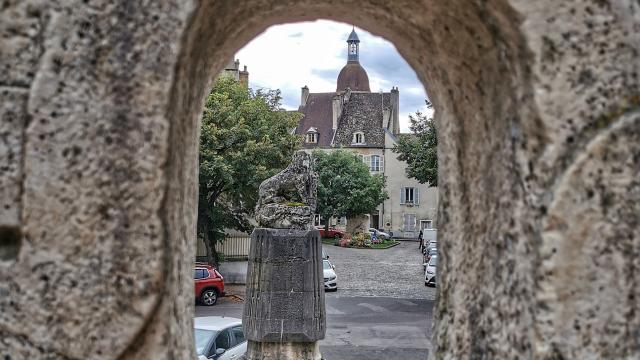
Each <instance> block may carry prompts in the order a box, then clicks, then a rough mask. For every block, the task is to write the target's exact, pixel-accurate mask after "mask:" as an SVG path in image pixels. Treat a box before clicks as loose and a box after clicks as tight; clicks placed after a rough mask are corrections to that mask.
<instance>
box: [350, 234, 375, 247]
mask: <svg viewBox="0 0 640 360" xmlns="http://www.w3.org/2000/svg"><path fill="white" fill-rule="evenodd" d="M352 246H353V247H358V248H363V247H371V235H370V234H365V233H356V234H355V235H353V241H352Z"/></svg>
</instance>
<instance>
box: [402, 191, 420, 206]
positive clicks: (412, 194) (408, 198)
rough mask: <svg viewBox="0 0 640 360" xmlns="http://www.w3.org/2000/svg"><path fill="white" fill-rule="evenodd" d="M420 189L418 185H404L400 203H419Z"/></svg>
mask: <svg viewBox="0 0 640 360" xmlns="http://www.w3.org/2000/svg"><path fill="white" fill-rule="evenodd" d="M419 203H420V189H418V188H416V187H403V188H402V189H400V204H415V205H417V204H419Z"/></svg>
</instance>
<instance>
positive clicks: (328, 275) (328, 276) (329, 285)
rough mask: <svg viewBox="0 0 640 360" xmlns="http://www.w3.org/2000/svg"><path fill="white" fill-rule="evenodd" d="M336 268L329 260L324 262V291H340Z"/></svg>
mask: <svg viewBox="0 0 640 360" xmlns="http://www.w3.org/2000/svg"><path fill="white" fill-rule="evenodd" d="M335 270H336V267H335V266H333V264H331V262H329V260H322V271H323V273H324V289H325V290H328V291H337V290H338V275H336V271H335Z"/></svg>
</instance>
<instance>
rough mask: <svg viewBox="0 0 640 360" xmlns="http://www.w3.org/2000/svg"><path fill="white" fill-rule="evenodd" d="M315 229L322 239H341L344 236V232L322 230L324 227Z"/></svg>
mask: <svg viewBox="0 0 640 360" xmlns="http://www.w3.org/2000/svg"><path fill="white" fill-rule="evenodd" d="M316 229H318V231H320V237H322V238H333V239H336V240H338V239H342V237H343V236H344V231H341V230H338V229H336V228H329V231H326V230H325V229H324V226H316Z"/></svg>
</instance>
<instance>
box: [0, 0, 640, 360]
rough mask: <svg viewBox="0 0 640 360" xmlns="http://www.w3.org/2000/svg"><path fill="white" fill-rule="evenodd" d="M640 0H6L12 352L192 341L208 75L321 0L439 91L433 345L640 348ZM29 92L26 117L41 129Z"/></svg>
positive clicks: (173, 347) (599, 351) (187, 347)
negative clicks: (201, 124)
mask: <svg viewBox="0 0 640 360" xmlns="http://www.w3.org/2000/svg"><path fill="white" fill-rule="evenodd" d="M639 8H640V4H639V3H638V1H637V0H612V1H596V0H585V1H565V0H541V1H527V0H495V1H476V0H451V1H446V2H445V1H436V0H425V1H421V2H416V1H410V0H398V1H393V2H380V1H372V0H368V1H355V0H347V1H343V0H322V1H318V0H284V1H280V0H247V1H242V2H235V3H233V4H232V5H230V4H229V3H228V2H225V1H197V0H192V1H177V0H160V1H155V2H153V3H151V2H149V3H147V2H132V1H126V0H115V1H107V0H87V1H79V0H78V1H76V0H70V1H55V0H52V1H43V0H8V1H4V2H2V5H1V6H0V49H2V51H0V75H1V76H0V91H2V92H0V93H1V94H3V95H2V97H1V98H0V111H1V112H2V116H3V118H2V120H3V124H1V125H0V128H1V129H2V131H3V135H2V136H3V140H2V141H4V138H5V135H4V133H5V132H6V133H7V134H8V135H7V136H6V138H7V139H9V140H8V143H10V144H11V145H10V146H6V145H4V143H3V145H2V146H3V147H1V148H0V149H2V150H1V153H0V161H2V164H1V165H0V166H8V167H9V168H8V170H3V171H2V172H0V184H2V190H1V191H2V192H1V194H2V198H1V199H0V202H1V204H2V205H1V206H2V207H4V206H6V205H9V209H6V211H5V210H4V209H3V210H2V213H1V214H2V215H1V216H2V221H4V222H6V223H8V224H9V225H10V230H12V231H10V233H11V234H13V235H11V236H9V237H10V238H12V239H13V238H15V235H16V234H17V235H18V236H21V239H20V242H21V246H20V247H19V252H17V253H15V256H13V259H12V260H9V261H0V357H4V358H6V357H7V356H10V357H11V358H12V359H27V358H28V359H48V358H59V359H81V358H82V359H84V358H92V359H142V358H154V359H175V358H179V359H185V358H189V357H193V355H194V354H193V343H192V334H193V333H192V330H191V327H192V322H191V317H192V313H193V310H192V308H191V304H192V303H193V291H192V286H193V283H192V278H191V277H192V274H191V272H192V261H193V254H194V253H195V250H194V249H195V233H194V229H195V225H194V220H195V209H196V206H195V201H196V199H197V196H196V191H197V187H196V176H197V169H196V166H197V149H198V148H197V144H198V135H199V132H198V118H199V116H200V115H201V110H202V105H203V99H204V97H205V95H206V93H207V91H208V89H209V85H210V84H209V82H210V79H211V78H212V77H213V74H216V73H218V72H219V71H220V70H221V69H222V68H223V67H224V65H225V63H226V62H227V61H228V59H230V58H231V57H232V55H233V54H234V53H235V52H236V51H237V50H238V49H239V48H240V47H242V46H243V45H244V44H246V43H247V42H248V41H249V40H251V39H252V38H253V37H255V36H256V35H257V34H259V33H260V32H262V31H264V30H265V29H266V28H267V27H268V26H270V25H273V24H280V23H285V22H295V21H303V20H313V19H317V18H329V19H333V20H338V21H345V22H349V23H353V24H355V25H358V26H360V27H363V28H365V29H367V30H370V31H372V32H374V33H376V34H379V35H382V36H385V37H386V38H387V39H389V40H390V41H392V42H393V43H394V45H395V46H396V47H397V48H398V50H399V51H400V53H401V54H402V55H403V56H404V57H405V59H406V60H407V62H408V63H409V64H410V65H411V66H412V67H413V68H414V69H415V71H416V73H417V75H418V77H419V78H420V79H421V80H422V81H423V83H424V84H425V85H426V86H427V90H428V91H429V97H430V99H431V100H432V102H433V103H434V104H435V108H436V121H438V124H439V135H440V142H439V144H440V147H439V163H440V164H441V168H440V180H439V184H440V185H441V186H440V187H439V189H440V192H441V196H440V199H441V201H440V210H439V216H438V226H439V243H440V244H441V245H440V250H441V260H440V262H439V266H440V269H439V274H441V277H440V279H439V280H440V284H439V287H438V291H439V293H438V298H437V302H438V305H437V309H436V312H435V315H434V316H435V319H434V323H435V338H434V346H435V348H434V354H435V357H436V358H439V359H468V358H473V359H562V358H573V357H575V358H585V359H605V358H624V359H635V358H638V357H640V335H639V334H638V331H637V329H638V316H639V315H638V314H640V309H639V307H640V301H638V294H637V290H635V289H637V288H638V286H637V285H638V284H637V269H638V262H637V261H638V260H637V259H638V256H637V254H638V246H639V245H638V233H637V229H638V218H639V217H640V215H639V214H638V211H637V210H638V209H637V208H634V207H633V206H634V204H637V193H636V189H637V183H635V182H634V181H636V180H634V179H635V178H637V177H638V176H637V164H638V162H637V143H638V141H637V135H635V134H637V130H638V127H640V122H639V121H638V118H637V115H635V113H636V112H637V111H638V108H639V107H640V79H639V75H638V74H639V72H640V70H639V65H638V64H639V63H640V62H639V61H638V54H639V53H640V40H639V38H638V34H639V33H640V32H639V31H638V27H639V26H640V15H639V14H640V9H639ZM238 19H242V21H238ZM301 85H303V83H302V84H301ZM400 90H401V91H402V89H400ZM5 94H6V95H5ZM25 102H26V106H25ZM8 112H13V113H15V114H17V117H18V118H20V119H23V120H20V121H24V125H26V128H24V132H22V134H21V135H18V134H19V130H18V129H17V127H14V126H13V125H11V126H9V125H7V124H6V123H4V120H5V119H6V117H5V116H6V114H7V113H8ZM20 114H22V115H20ZM16 126H17V125H16ZM9 129H10V130H9ZM16 141H18V142H20V145H15V142H16ZM17 149H21V150H20V151H18V150H17ZM10 152H15V154H18V153H20V154H22V157H21V160H20V161H18V160H15V161H14V160H11V161H14V162H11V161H9V160H8V159H9V158H10V156H9V154H10ZM605 155H606V156H605ZM15 156H16V155H14V159H15ZM5 164H7V165H5ZM20 164H22V165H20ZM599 170H602V173H599ZM590 173H592V175H591V176H590ZM17 174H20V175H17ZM16 181H18V182H19V183H18V184H16ZM5 186H6V187H5ZM16 189H19V190H17V191H18V193H17V195H16V192H15V191H16ZM7 200H9V201H7ZM7 219H9V220H7ZM16 221H17V222H18V223H17V224H15V222H16ZM12 222H14V223H13V224H11V223H12ZM13 230H16V231H13ZM3 234H6V233H3ZM0 240H2V241H0V246H3V247H4V246H5V245H6V244H7V242H5V240H6V238H5V237H3V238H2V239H0ZM9 243H12V244H15V241H9ZM554 249H555V253H554ZM0 253H3V254H7V252H3V251H0ZM8 253H11V251H10V252H8ZM3 256H5V255H3ZM603 263H604V265H603V266H600V265H601V264H603ZM594 265H597V269H594ZM634 275H635V276H634ZM634 291H636V292H634ZM611 294H617V295H618V296H616V297H614V296H612V295H611ZM605 306H606V308H605Z"/></svg>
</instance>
